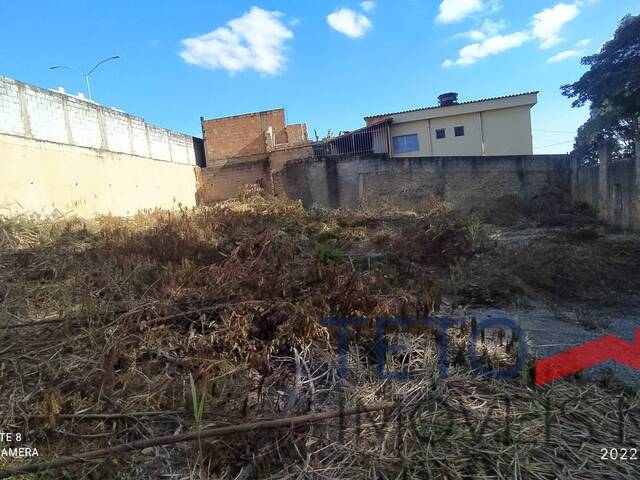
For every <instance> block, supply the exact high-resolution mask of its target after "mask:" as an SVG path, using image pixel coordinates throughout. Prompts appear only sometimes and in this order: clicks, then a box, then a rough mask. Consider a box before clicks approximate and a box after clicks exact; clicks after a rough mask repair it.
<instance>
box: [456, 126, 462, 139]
mask: <svg viewBox="0 0 640 480" xmlns="http://www.w3.org/2000/svg"><path fill="white" fill-rule="evenodd" d="M454 130H455V134H456V137H464V127H456V128H455V129H454Z"/></svg>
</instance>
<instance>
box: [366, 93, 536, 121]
mask: <svg viewBox="0 0 640 480" xmlns="http://www.w3.org/2000/svg"><path fill="white" fill-rule="evenodd" d="M538 93H540V92H539V91H534V92H525V93H515V94H513V95H505V96H503V97H493V98H483V99H482V100H470V101H468V102H460V103H456V104H454V105H446V106H443V107H441V106H439V105H437V106H434V107H424V108H414V109H413V110H404V111H401V112H391V113H381V114H379V115H369V116H366V117H364V118H365V120H366V119H368V118H376V117H388V116H391V115H400V114H401V113H412V112H419V111H421V110H435V109H438V108H449V107H455V106H457V105H468V104H470V103H480V102H489V101H491V100H503V99H505V98H513V97H523V96H525V95H533V94H538Z"/></svg>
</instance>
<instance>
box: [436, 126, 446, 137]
mask: <svg viewBox="0 0 640 480" xmlns="http://www.w3.org/2000/svg"><path fill="white" fill-rule="evenodd" d="M446 136H447V133H446V130H445V129H444V128H438V129H437V130H436V138H437V139H441V138H446Z"/></svg>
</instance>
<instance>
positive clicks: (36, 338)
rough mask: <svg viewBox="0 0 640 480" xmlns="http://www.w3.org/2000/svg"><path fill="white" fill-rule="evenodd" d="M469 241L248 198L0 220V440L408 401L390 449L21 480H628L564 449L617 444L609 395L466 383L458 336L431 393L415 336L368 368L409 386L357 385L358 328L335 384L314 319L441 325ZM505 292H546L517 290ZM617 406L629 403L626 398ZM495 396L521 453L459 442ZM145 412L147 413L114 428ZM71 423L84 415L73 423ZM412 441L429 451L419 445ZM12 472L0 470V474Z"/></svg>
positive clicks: (89, 438) (346, 442)
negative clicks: (547, 425)
mask: <svg viewBox="0 0 640 480" xmlns="http://www.w3.org/2000/svg"><path fill="white" fill-rule="evenodd" d="M479 228H480V227H479V226H478V224H477V217H468V216H466V215H463V214H459V213H456V212H453V211H452V210H451V209H450V208H449V207H447V206H446V205H432V206H430V207H429V208H426V209H425V211H423V212H420V213H418V214H414V213H408V212H393V211H389V212H372V211H361V212H342V211H328V210H322V209H316V210H311V211H304V210H303V209H302V207H301V206H300V204H299V203H296V202H290V201H288V200H282V199H275V198H270V197H265V196H263V195H262V194H261V193H260V192H259V191H253V190H248V191H246V192H244V193H243V194H242V196H241V197H240V198H238V199H234V200H231V201H228V202H224V203H222V204H220V205H217V206H215V207H210V208H201V209H196V210H181V211H177V212H166V211H155V212H147V213H145V214H141V215H138V216H136V217H134V218H131V219H120V218H112V217H103V218H99V219H97V220H96V221H95V222H90V223H86V222H82V221H79V220H73V219H71V220H65V221H56V222H44V223H42V222H38V221H35V220H29V219H21V220H19V221H14V220H7V219H3V220H2V222H1V223H0V238H1V240H0V241H1V242H2V243H1V244H0V322H1V323H0V327H1V328H0V362H1V363H0V382H1V384H2V385H3V389H2V390H1V391H0V405H2V406H1V407H0V409H1V414H2V415H1V419H0V431H22V432H23V433H24V434H25V436H26V438H27V439H28V444H29V445H30V446H37V447H38V449H39V450H40V455H41V459H42V458H50V457H54V456H57V455H63V454H73V453H77V452H79V451H85V450H90V449H94V448H100V447H104V446H108V445H112V444H115V443H119V442H124V441H131V440H134V439H140V438H148V437H153V436H156V435H162V434H167V433H172V432H176V431H181V430H182V431H183V430H185V429H190V428H196V425H195V424H196V423H202V424H204V425H211V424H220V425H227V424H234V423H241V422H244V421H249V420H252V419H256V418H269V417H274V416H281V415H283V414H289V413H293V412H304V411H307V410H309V409H316V410H318V409H320V410H324V409H330V408H335V407H336V406H339V405H340V404H344V405H353V404H359V403H371V402H374V401H377V400H380V399H383V398H387V399H388V398H396V397H397V398H399V399H402V401H403V402H404V404H405V407H404V408H403V412H404V413H401V412H399V411H396V412H394V413H393V414H394V415H396V417H398V418H402V416H403V415H405V416H406V415H408V414H409V412H410V411H411V408H414V407H415V405H416V402H418V400H420V399H427V400H428V402H427V403H426V404H425V403H423V407H424V405H427V407H424V408H422V409H421V410H419V411H417V412H413V414H412V416H411V418H412V419H413V420H414V421H415V422H417V424H418V425H419V426H420V427H419V428H418V430H420V429H421V430H420V431H417V430H416V429H407V430H406V431H405V433H403V436H402V438H400V439H397V438H396V437H394V433H393V432H394V431H395V430H394V429H395V428H396V427H394V425H395V424H393V425H392V424H389V425H387V426H385V427H380V426H379V425H378V426H379V427H380V428H378V430H379V432H378V434H379V435H381V436H382V437H378V436H376V429H375V428H366V429H363V430H362V431H360V432H359V433H358V432H357V429H354V427H353V426H345V428H344V429H343V433H342V434H339V433H338V432H337V431H336V430H335V429H334V427H335V426H330V425H327V426H325V427H320V426H315V427H313V428H311V427H306V428H300V429H296V430H295V431H288V432H277V433H272V434H264V435H253V436H239V437H237V438H236V437H232V438H228V439H226V440H225V441H216V442H203V443H202V444H200V445H195V446H187V447H186V448H183V447H172V448H160V447H159V448H156V449H152V450H150V451H146V452H141V453H140V454H136V455H132V456H130V457H120V458H109V459H106V460H104V461H102V462H98V463H95V464H85V465H80V466H78V467H75V468H69V469H67V470H66V471H65V472H49V473H43V474H39V475H37V476H34V477H32V478H158V477H159V476H160V475H161V474H175V475H177V477H176V478H229V479H233V478H252V477H251V476H250V475H249V476H245V477H242V476H241V477H238V475H239V474H241V475H243V474H242V473H241V472H245V474H246V473H247V472H250V471H252V472H253V473H252V474H251V475H253V476H254V477H256V478H396V477H397V476H398V475H399V474H400V473H401V472H405V473H406V475H407V478H422V477H423V476H424V472H425V471H426V472H429V476H430V477H432V478H501V477H504V478H506V477H509V478H554V476H557V475H564V474H561V473H560V472H563V471H564V472H565V473H566V475H569V476H572V478H596V477H593V476H588V473H589V472H591V473H593V472H596V471H597V472H599V474H600V473H601V474H602V475H601V476H600V477H597V478H608V477H607V475H609V476H610V478H634V477H633V476H632V475H631V471H630V470H629V468H630V467H629V464H623V463H617V464H615V463H607V464H604V463H598V459H599V456H597V452H595V450H594V449H595V448H596V447H595V446H594V445H596V444H595V443H593V442H592V443H585V441H584V437H582V436H580V435H582V433H581V431H582V430H584V429H585V428H587V427H588V422H593V421H594V419H596V420H597V421H598V422H600V424H601V425H602V426H603V428H605V427H606V428H605V429H606V432H605V433H603V435H608V434H609V433H607V432H610V433H611V434H614V433H615V432H616V431H617V430H615V429H614V427H613V422H615V418H614V416H612V415H613V413H612V411H610V410H608V409H610V407H611V405H610V403H611V402H612V401H613V399H612V398H611V395H610V392H605V391H604V390H601V389H599V388H597V387H595V386H580V385H577V384H570V383H569V384H561V385H560V386H559V387H557V388H554V390H553V391H543V392H540V391H534V390H532V389H531V388H530V387H528V386H527V383H528V381H529V377H528V372H527V371H525V372H524V376H523V378H521V379H519V380H517V381H513V382H497V381H491V380H487V379H481V378H479V377H477V376H474V375H472V374H470V373H469V367H468V365H467V363H466V360H465V358H466V357H465V350H466V338H467V335H468V327H467V326H462V327H460V329H459V332H458V334H456V335H452V336H451V339H450V342H451V343H450V361H451V364H452V367H451V370H450V377H451V378H450V379H449V380H447V381H439V380H437V379H436V378H435V373H436V372H437V367H436V362H437V360H436V358H437V355H436V347H435V343H434V340H433V335H432V333H429V332H427V333H425V332H423V331H419V332H418V331H417V330H416V329H414V328H410V329H409V331H410V332H412V333H408V332H406V331H405V332H404V333H397V335H401V336H403V338H404V339H405V340H407V341H410V342H411V343H412V346H411V350H410V351H411V353H410V354H407V355H396V356H390V357H389V358H388V359H387V361H388V362H389V365H390V366H391V367H393V365H394V364H396V365H399V366H401V365H404V366H405V367H406V366H407V365H410V366H411V367H412V369H413V370H414V371H416V372H418V373H420V378H419V379H413V380H411V381H409V382H404V383H400V382H391V381H388V380H387V381H379V380H377V379H376V378H375V377H374V376H373V373H372V372H373V370H374V369H373V367H372V365H371V362H372V360H371V359H372V357H373V352H372V350H373V332H372V330H371V329H370V328H363V329H358V330H354V331H353V332H351V339H352V341H353V344H352V349H353V350H352V351H353V353H352V355H350V362H351V363H350V373H351V375H350V378H349V379H348V380H347V381H343V380H340V379H339V378H338V376H337V370H336V369H337V366H336V360H335V358H336V357H335V344H336V343H335V342H336V338H335V332H334V331H332V330H331V329H327V328H325V327H324V326H322V325H321V324H320V323H319V319H321V318H323V317H329V316H343V317H365V318H367V319H369V320H370V324H369V327H371V326H372V324H371V321H372V320H373V319H375V318H378V317H382V316H390V317H405V318H419V317H423V316H428V315H431V314H434V313H438V312H440V304H441V301H442V294H443V291H444V293H445V294H446V293H448V292H447V290H448V288H449V287H448V286H447V283H446V282H443V281H442V278H443V275H445V274H446V272H447V271H449V270H450V269H452V268H454V267H455V266H460V265H468V264H472V263H473V262H477V261H479V259H482V258H483V256H490V255H489V253H487V252H486V249H487V248H488V247H486V246H485V247H482V246H481V245H482V243H483V240H482V238H481V234H480V230H481V229H480V230H479ZM470 232H473V233H470ZM319 245H322V246H323V247H322V248H321V249H320V252H321V253H319V250H318V246H319ZM541 248H542V247H541ZM483 249H484V250H483ZM483 251H484V253H483ZM322 252H324V253H322ZM327 252H329V253H327ZM547 254H548V252H546V251H542V252H541V255H547ZM634 258H635V257H634ZM623 260H624V257H620V264H616V265H617V267H616V268H623V267H622V263H624V262H623ZM460 268H465V269H466V268H467V267H466V266H465V267H460ZM570 274H571V273H570ZM564 281H565V280H563V282H564ZM522 282H525V283H526V282H528V283H527V285H531V286H533V287H535V288H536V289H544V288H545V287H544V285H545V283H544V281H543V280H539V279H536V278H531V279H528V278H526V277H525V278H523V279H522ZM580 285H581V284H577V287H576V288H579V287H580ZM458 287H459V285H457V286H456V288H458ZM31 322H34V323H31ZM501 341H502V340H496V341H487V345H485V346H484V347H482V346H481V347H480V351H481V352H482V355H483V359H484V361H485V362H488V363H490V364H492V365H494V366H495V365H501V364H504V363H509V362H510V361H512V357H513V352H512V351H511V350H508V348H507V345H508V344H507V343H505V344H504V345H503V346H499V345H498V344H499V343H500V342H501ZM190 376H192V377H193V378H194V388H192V387H191V386H190ZM192 390H197V392H207V393H206V395H204V398H205V400H204V402H205V403H204V414H203V418H202V422H196V418H194V414H193V412H192V409H193V407H192V405H193V401H192V398H191V391H192ZM621 394H624V395H626V397H625V401H626V402H627V404H628V405H630V406H634V405H637V400H638V399H637V398H636V397H634V396H633V394H632V393H624V392H621ZM565 397H566V398H570V399H572V400H574V399H576V398H577V399H578V400H579V402H578V403H575V402H574V403H575V404H572V406H571V409H569V410H570V411H569V412H567V413H566V416H563V415H564V414H559V413H557V412H556V413H554V415H555V416H554V417H553V418H554V419H555V420H558V422H560V423H559V424H558V425H561V426H562V428H560V427H559V429H558V430H556V431H553V434H552V438H551V439H550V440H549V441H550V444H549V445H546V446H545V445H541V444H539V443H538V439H540V435H541V433H540V425H544V419H543V420H540V419H539V418H538V417H536V419H533V420H531V421H530V422H524V421H522V422H520V421H519V420H517V419H518V418H521V419H523V418H525V417H527V415H533V414H534V413H535V412H538V411H539V406H540V404H544V402H545V401H546V400H545V399H547V398H551V399H556V398H565ZM507 398H509V399H510V400H509V401H511V402H513V412H514V415H516V417H517V418H516V417H514V418H516V421H515V423H514V431H515V425H516V423H517V424H518V425H519V427H521V430H522V431H521V432H520V435H521V437H522V439H527V440H530V441H532V442H533V443H530V444H528V443H527V444H524V443H523V442H522V441H521V440H517V441H514V442H512V443H508V442H507V443H505V442H502V443H500V440H499V439H500V438H501V436H502V433H504V432H502V433H500V432H499V433H500V434H499V435H498V434H496V435H489V434H488V433H486V434H485V433H482V432H480V433H478V430H473V429H472V430H473V431H472V430H469V427H468V424H467V422H466V420H465V413H462V412H467V413H470V414H472V415H473V416H474V417H475V416H479V417H480V418H483V417H484V416H485V415H489V416H490V417H492V418H493V416H495V415H497V413H496V412H498V411H501V412H503V413H504V408H503V407H500V408H502V410H496V408H498V407H495V408H492V407H491V406H492V405H493V404H494V403H495V401H497V399H502V400H504V399H507ZM436 399H437V401H436ZM412 405H413V406H414V407H412ZM446 405H448V406H449V407H451V408H452V412H451V415H452V416H453V417H452V418H453V420H452V422H449V423H450V424H451V429H450V430H451V431H449V430H446V432H447V433H446V435H444V434H443V435H440V436H438V435H439V434H440V433H442V432H441V431H440V430H439V428H440V427H439V426H438V425H439V423H438V421H437V411H436V410H434V409H436V408H437V409H441V408H445V407H444V406H446ZM447 408H448V407H447ZM630 408H631V407H630ZM149 411H153V412H160V414H159V415H155V416H144V415H143V416H131V417H126V416H124V415H122V414H134V413H135V412H149ZM438 411H439V410H438ZM87 412H89V413H91V414H98V415H102V417H96V416H93V417H90V418H85V417H83V416H82V414H86V413H87ZM584 412H587V413H584ZM114 414H119V416H114V417H109V415H114ZM65 415H66V416H65ZM447 415H449V414H448V413H447ZM195 417H199V415H196V416H195ZM496 418H497V417H496ZM434 419H435V420H434ZM198 420H199V418H198ZM379 421H380V418H378V417H374V418H372V419H371V420H367V421H366V423H375V424H377V423H378V422H379ZM406 421H409V418H405V423H406ZM434 421H435V422H436V424H434V423H433V422H434ZM540 422H543V423H542V424H541V423H540ZM608 426H611V429H609V428H608ZM447 428H448V427H447ZM581 429H582V430H581ZM426 430H430V431H433V432H434V433H433V435H435V437H432V440H428V436H427V437H425V436H424V435H422V437H424V438H422V442H421V441H418V440H420V439H417V437H416V436H418V437H420V436H421V435H420V432H421V431H426ZM487 432H488V430H487ZM635 432H636V434H637V430H635ZM560 433H563V435H560ZM341 435H342V437H341ZM478 435H479V436H478ZM340 438H342V441H341V442H338V441H337V440H338V439H340ZM380 438H382V440H381V439H380ZM425 438H426V440H425ZM434 438H436V439H437V441H435V440H434ZM633 438H637V437H633ZM630 439H631V437H630ZM604 441H613V440H611V439H608V438H603V442H604ZM609 446H615V443H613V444H611V445H609ZM628 446H632V445H631V444H629V445H628ZM554 452H555V453H554ZM576 452H579V453H576ZM20 462H23V460H16V459H7V458H5V457H3V458H0V465H2V466H9V465H12V464H19V463H20ZM563 466H564V467H563ZM562 468H564V470H562ZM594 469H598V470H594ZM514 472H515V473H514ZM567 472H568V473H567ZM514 474H515V475H518V476H516V477H513V475H514ZM625 475H626V477H625Z"/></svg>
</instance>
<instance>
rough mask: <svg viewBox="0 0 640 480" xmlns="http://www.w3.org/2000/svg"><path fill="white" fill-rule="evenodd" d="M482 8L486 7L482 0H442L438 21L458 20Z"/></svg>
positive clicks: (449, 21)
mask: <svg viewBox="0 0 640 480" xmlns="http://www.w3.org/2000/svg"><path fill="white" fill-rule="evenodd" d="M482 9H484V4H483V3H482V0H442V3H440V13H438V16H437V17H436V21H437V22H440V23H451V22H458V21H460V20H462V19H463V18H465V17H467V16H468V15H470V14H472V13H476V12H480V11H481V10H482Z"/></svg>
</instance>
